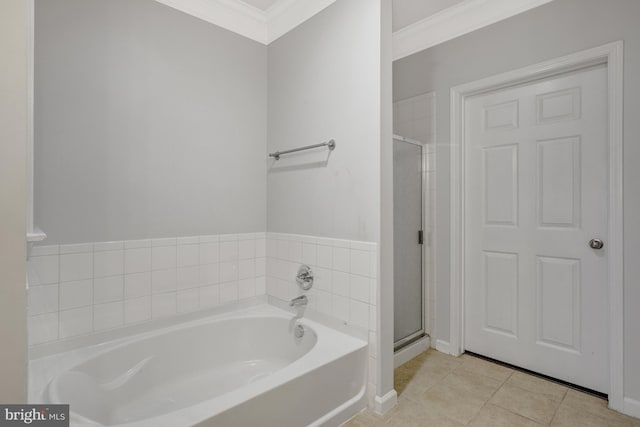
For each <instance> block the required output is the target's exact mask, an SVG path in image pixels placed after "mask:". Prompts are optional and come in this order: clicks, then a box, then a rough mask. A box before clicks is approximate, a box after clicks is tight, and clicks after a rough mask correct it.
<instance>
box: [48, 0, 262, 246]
mask: <svg viewBox="0 0 640 427" xmlns="http://www.w3.org/2000/svg"><path fill="white" fill-rule="evenodd" d="M35 60H36V76H35V91H36V93H35V96H36V100H35V141H36V142H35V144H36V149H35V157H36V172H35V193H36V194H35V222H36V224H37V225H39V226H40V227H41V228H42V229H43V230H44V231H45V232H46V233H47V234H48V235H49V238H48V239H47V240H46V243H47V244H53V243H76V242H90V241H108V240H122V239H136V238H147V237H164V236H187V235H198V234H215V233H227V232H233V233H237V232H252V231H259V230H262V231H263V230H265V227H266V213H265V210H266V208H265V206H266V183H265V179H264V177H265V174H266V164H265V161H264V157H265V155H264V153H265V151H266V108H267V82H266V80H267V79H266V75H267V48H266V46H264V45H261V44H259V43H257V42H253V41H251V40H249V39H246V38H244V37H242V36H239V35H237V34H234V33H231V32H229V31H226V30H224V29H221V28H219V27H216V26H214V25H211V24H209V23H206V22H204V21H201V20H199V19H197V18H194V17H191V16H188V15H186V14H183V13H182V12H179V11H176V10H174V9H171V8H169V7H167V6H164V5H161V4H160V3H157V2H155V1H153V0H109V1H104V0H36V53H35Z"/></svg>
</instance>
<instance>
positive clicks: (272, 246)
mask: <svg viewBox="0 0 640 427" xmlns="http://www.w3.org/2000/svg"><path fill="white" fill-rule="evenodd" d="M266 249H267V265H266V272H267V274H266V276H267V277H266V280H267V283H266V286H267V293H268V294H269V295H271V296H273V297H276V298H279V299H282V300H285V301H286V300H290V299H291V298H294V297H296V296H298V295H300V294H303V293H304V294H306V295H307V296H308V298H309V307H310V308H312V309H314V310H316V311H318V312H320V313H323V314H325V315H329V316H333V317H335V318H337V319H339V320H340V321H342V322H344V323H345V324H348V325H352V326H356V327H359V328H362V329H365V330H367V331H368V334H369V345H370V351H369V372H370V373H375V370H376V369H375V366H376V359H375V358H376V349H375V335H376V326H377V324H376V317H377V312H376V310H377V309H376V301H377V280H376V277H377V268H378V265H377V245H376V244H375V243H370V242H357V241H349V240H338V239H326V238H322V237H313V236H302V235H290V234H277V233H267V242H266ZM303 263H304V264H307V265H309V266H310V267H311V269H312V271H313V272H314V278H315V280H314V286H313V288H312V289H311V290H309V291H306V292H305V291H301V290H300V289H299V288H298V286H297V284H296V282H295V276H296V273H297V270H298V268H299V266H300V265H301V264H303ZM375 383H376V379H375V376H374V375H373V374H370V376H369V387H370V390H375Z"/></svg>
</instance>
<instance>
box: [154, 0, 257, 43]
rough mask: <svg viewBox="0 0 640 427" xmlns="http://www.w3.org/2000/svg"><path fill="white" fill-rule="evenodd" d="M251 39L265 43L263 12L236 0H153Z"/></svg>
mask: <svg viewBox="0 0 640 427" xmlns="http://www.w3.org/2000/svg"><path fill="white" fill-rule="evenodd" d="M155 1H157V2H158V3H162V4H164V5H166V6H169V7H172V8H174V9H177V10H179V11H181V12H184V13H186V14H188V15H192V16H195V17H196V18H200V19H202V20H203V21H207V22H210V23H211V24H215V25H217V26H219V27H222V28H224V29H226V30H229V31H233V32H234V33H237V34H240V35H242V36H245V37H247V38H250V39H251V40H255V41H257V42H260V43H263V44H267V19H266V16H265V13H264V12H263V11H262V10H260V9H258V8H255V7H253V6H249V5H248V4H246V3H244V2H241V1H237V0H155Z"/></svg>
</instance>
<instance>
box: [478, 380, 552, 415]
mask: <svg viewBox="0 0 640 427" xmlns="http://www.w3.org/2000/svg"><path fill="white" fill-rule="evenodd" d="M489 402H490V403H492V404H494V405H497V406H500V407H501V408H503V409H506V410H508V411H511V412H513V413H516V414H518V415H522V416H523V417H526V418H530V419H532V420H534V421H536V422H538V423H540V424H549V423H550V422H551V420H552V419H553V416H554V415H555V413H556V410H557V409H558V407H559V406H560V401H558V400H555V399H552V398H550V397H548V396H546V395H544V394H539V393H534V392H532V391H529V390H524V389H521V388H519V387H515V386H513V385H511V384H505V385H503V386H502V387H501V388H500V390H498V391H497V392H496V394H494V395H493V397H492V398H491V400H490V401H489Z"/></svg>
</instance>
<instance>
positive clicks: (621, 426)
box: [551, 405, 632, 427]
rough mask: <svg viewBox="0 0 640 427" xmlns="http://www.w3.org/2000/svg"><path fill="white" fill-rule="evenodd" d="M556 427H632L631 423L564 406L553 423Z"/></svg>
mask: <svg viewBox="0 0 640 427" xmlns="http://www.w3.org/2000/svg"><path fill="white" fill-rule="evenodd" d="M551 425H552V426H554V427H632V424H631V421H629V420H623V419H612V418H609V419H607V418H602V417H599V416H597V415H594V414H593V413H591V412H589V411H581V410H578V409H574V408H571V407H569V406H565V405H562V406H561V407H560V409H558V412H557V414H556V416H555V418H554V419H553V422H552V423H551Z"/></svg>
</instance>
